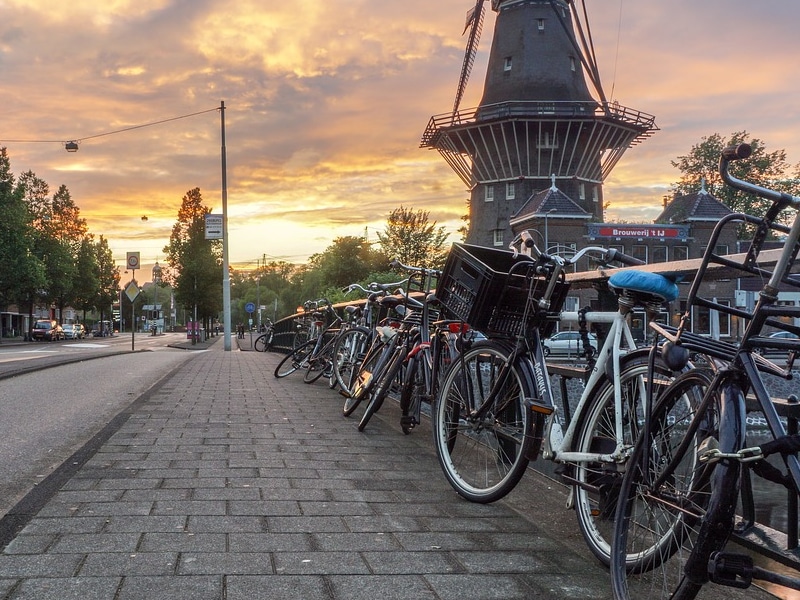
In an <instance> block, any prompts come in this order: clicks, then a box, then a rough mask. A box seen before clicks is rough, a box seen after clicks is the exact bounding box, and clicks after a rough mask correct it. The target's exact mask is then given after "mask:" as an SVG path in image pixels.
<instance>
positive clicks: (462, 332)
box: [395, 261, 471, 435]
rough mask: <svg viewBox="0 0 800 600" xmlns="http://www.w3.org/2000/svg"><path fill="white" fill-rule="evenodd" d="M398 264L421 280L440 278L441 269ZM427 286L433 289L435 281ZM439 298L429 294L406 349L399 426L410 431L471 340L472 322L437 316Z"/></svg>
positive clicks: (404, 430)
mask: <svg viewBox="0 0 800 600" xmlns="http://www.w3.org/2000/svg"><path fill="white" fill-rule="evenodd" d="M395 263H396V266H398V267H399V268H402V269H404V270H406V271H408V272H410V273H415V274H417V275H418V276H419V277H420V278H421V279H422V280H428V281H430V279H436V280H438V279H439V278H440V277H441V274H442V272H441V271H439V270H435V269H425V268H421V267H412V266H408V265H403V264H402V263H399V262H398V261H395ZM425 287H427V288H429V289H432V287H433V286H432V284H431V283H428V285H426V286H425ZM438 304H439V302H438V299H437V297H436V295H435V293H428V294H426V296H425V298H424V300H423V305H422V308H421V312H422V315H421V322H420V326H419V328H417V329H416V330H412V334H411V337H410V338H409V339H408V343H407V347H406V348H405V352H406V357H405V365H406V369H405V375H404V377H403V382H402V386H401V391H400V412H401V416H400V428H401V430H402V431H403V433H404V434H406V435H408V434H410V433H411V432H412V431H413V430H414V428H415V427H416V426H417V425H419V424H420V423H421V422H422V407H423V405H424V404H427V405H429V406H431V405H433V403H434V399H435V398H436V395H437V393H438V390H439V386H440V384H441V380H442V377H443V374H444V373H445V371H446V367H448V366H449V365H450V364H452V363H453V361H455V359H456V357H457V356H458V353H459V348H461V347H465V346H466V345H468V344H469V343H470V342H471V339H470V340H467V339H466V335H467V334H468V333H469V331H470V330H469V325H467V324H466V323H463V322H462V321H460V320H447V319H444V320H440V319H438V316H439V312H438V310H437V309H438Z"/></svg>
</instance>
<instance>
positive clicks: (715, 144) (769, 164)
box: [671, 131, 800, 238]
mask: <svg viewBox="0 0 800 600" xmlns="http://www.w3.org/2000/svg"><path fill="white" fill-rule="evenodd" d="M748 138H750V134H748V133H747V132H746V131H739V132H736V133H733V134H731V136H730V139H725V138H723V137H722V136H721V135H719V134H718V133H715V134H713V135H711V136H708V137H704V138H702V140H701V141H700V143H699V144H695V145H694V146H692V149H691V150H690V152H689V153H688V154H686V155H684V156H679V157H678V158H677V160H674V161H671V164H672V166H673V167H676V168H677V169H679V170H680V171H681V173H682V176H681V179H680V180H679V181H678V182H677V183H674V184H672V186H671V190H672V193H673V196H682V195H687V194H690V193H693V192H697V191H698V190H700V189H701V187H702V186H703V184H704V182H705V187H706V189H707V190H708V192H709V193H711V194H712V195H713V196H714V197H716V198H717V199H718V200H720V201H721V202H722V203H724V204H725V205H726V206H728V207H729V208H730V209H731V210H733V211H734V212H743V213H746V214H750V215H755V216H763V215H764V213H765V212H766V210H767V208H768V207H769V206H770V205H771V202H770V201H768V200H764V199H763V198H759V197H757V196H754V195H752V194H746V193H744V192H742V191H739V190H735V189H733V188H732V187H730V186H728V185H725V183H724V182H723V181H722V178H721V176H720V174H719V157H720V155H721V153H722V150H723V149H724V148H726V147H727V146H731V145H738V144H741V143H743V142H748V143H749V144H750V146H751V147H752V149H753V152H752V154H751V155H750V157H749V158H746V159H742V160H737V161H733V162H732V163H731V164H730V167H729V172H730V173H731V175H733V176H734V177H737V178H739V179H745V180H747V181H750V182H752V183H755V184H757V185H760V186H763V187H768V188H771V189H777V190H780V191H783V192H787V193H791V194H797V193H798V191H800V179H798V177H797V175H795V176H794V177H791V176H789V175H788V173H789V165H788V163H787V160H786V151H785V150H775V151H773V152H768V151H767V149H766V145H765V144H764V142H762V141H761V140H760V139H757V138H751V139H748ZM795 169H797V167H796V168H795ZM739 235H740V238H744V237H747V233H746V230H745V229H744V228H743V229H742V230H740V232H739Z"/></svg>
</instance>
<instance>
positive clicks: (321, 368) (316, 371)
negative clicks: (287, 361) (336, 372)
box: [303, 356, 328, 383]
mask: <svg viewBox="0 0 800 600" xmlns="http://www.w3.org/2000/svg"><path fill="white" fill-rule="evenodd" d="M327 365H328V361H327V360H326V359H325V357H324V356H317V357H315V358H312V359H310V360H309V361H308V364H307V365H306V369H305V371H304V372H303V381H304V382H306V383H314V382H315V381H316V380H317V379H319V378H320V377H322V375H323V374H324V373H325V368H326V367H327Z"/></svg>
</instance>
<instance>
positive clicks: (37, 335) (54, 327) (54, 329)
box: [31, 319, 64, 342]
mask: <svg viewBox="0 0 800 600" xmlns="http://www.w3.org/2000/svg"><path fill="white" fill-rule="evenodd" d="M31 339H33V340H35V341H36V340H42V341H45V342H54V341H57V340H63V339H64V330H63V329H62V328H61V325H59V324H58V321H53V320H51V319H39V320H38V321H36V322H35V323H34V324H33V328H32V329H31Z"/></svg>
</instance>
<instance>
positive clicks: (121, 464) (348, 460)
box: [0, 343, 610, 600]
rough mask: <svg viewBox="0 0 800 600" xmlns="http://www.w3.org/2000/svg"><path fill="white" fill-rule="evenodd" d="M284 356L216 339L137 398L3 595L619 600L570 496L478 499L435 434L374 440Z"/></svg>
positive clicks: (384, 424) (546, 490) (559, 492)
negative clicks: (282, 366) (441, 451)
mask: <svg viewBox="0 0 800 600" xmlns="http://www.w3.org/2000/svg"><path fill="white" fill-rule="evenodd" d="M279 358H280V355H277V354H271V353H267V354H262V353H256V352H240V351H237V350H234V351H232V352H224V351H223V344H213V343H212V344H211V345H210V346H209V348H208V350H207V351H205V352H198V353H197V355H196V356H194V357H192V359H190V360H189V361H188V362H187V363H186V364H185V365H184V366H183V367H182V368H181V369H180V370H178V371H176V372H175V373H174V374H173V375H172V376H170V377H168V378H166V379H165V380H164V381H163V382H162V383H161V384H160V385H159V386H158V387H157V388H155V389H153V390H151V391H150V392H148V393H147V394H146V395H145V396H144V397H142V398H140V399H139V400H138V401H137V402H135V403H134V405H133V406H132V407H131V408H130V410H129V411H127V412H126V414H125V415H122V416H121V417H120V418H119V419H117V423H116V424H115V425H114V426H113V430H111V431H108V432H107V435H106V436H105V438H106V439H102V440H100V441H97V440H96V441H95V442H96V447H91V448H90V449H89V450H88V451H87V452H85V453H84V456H83V458H76V459H75V460H74V461H73V462H74V463H75V465H76V466H75V467H74V469H73V470H72V472H69V473H68V475H67V476H64V475H63V474H62V477H61V481H59V482H58V485H52V486H51V487H52V488H53V493H52V494H49V495H48V497H46V498H44V500H43V501H42V503H41V506H40V507H37V509H36V514H35V515H33V516H32V518H31V519H30V521H29V522H28V523H27V525H25V526H24V528H23V529H22V530H21V531H20V532H19V534H18V535H16V537H14V538H13V539H11V541H10V542H9V543H8V544H7V546H6V547H5V548H4V550H3V552H2V554H0V598H2V599H3V600H19V599H36V600H42V599H50V598H53V599H58V600H69V599H73V598H74V599H80V600H94V599H102V600H105V599H109V600H111V599H113V600H133V599H142V600H144V599H147V600H152V599H153V598H165V599H170V600H171V599H187V600H205V599H209V600H211V599H213V600H252V599H260V598H269V599H280V600H284V599H285V600H292V599H298V600H316V599H326V600H330V599H337V600H338V599H342V600H359V599H362V598H363V599H365V600H366V599H369V600H374V599H375V598H381V599H383V600H389V599H393V598H403V599H414V600H416V599H437V600H438V599H440V600H451V599H452V600H456V599H457V600H470V599H480V600H488V599H494V598H496V599H503V600H511V599H516V598H574V599H601V598H609V597H610V590H609V578H608V574H607V572H606V571H605V569H604V568H602V567H601V566H600V565H599V564H598V563H597V562H596V561H594V560H593V559H591V558H589V557H588V556H587V552H586V550H585V548H583V546H582V542H581V539H580V535H579V534H578V532H577V524H576V523H575V518H574V515H573V514H572V513H571V512H569V511H566V510H564V509H563V502H564V492H563V489H562V488H561V487H560V486H558V485H556V484H553V483H552V482H551V481H549V480H547V479H546V478H544V477H542V476H539V475H537V474H535V473H529V474H528V475H526V477H525V478H524V479H523V481H522V483H521V484H520V485H519V486H518V488H517V489H516V490H515V491H514V492H512V494H511V495H509V497H508V498H507V499H506V500H503V501H500V502H497V503H494V504H492V505H488V506H486V505H476V504H471V503H469V502H467V501H464V500H462V499H461V498H459V497H458V496H457V495H456V494H455V493H454V492H453V491H452V489H451V488H450V486H449V485H448V484H447V483H446V481H445V480H444V477H443V476H442V474H441V471H440V469H439V466H438V464H437V462H436V457H435V453H434V450H433V446H432V442H431V439H430V428H429V427H428V426H427V425H423V426H421V427H420V428H418V430H417V431H415V432H413V433H412V434H411V435H410V436H404V435H403V434H402V433H401V432H400V429H399V410H398V408H397V406H396V405H395V404H394V403H392V402H387V403H386V404H385V405H384V407H383V408H382V409H381V412H380V413H379V414H378V415H377V416H376V417H375V418H373V420H372V421H371V422H370V424H369V426H368V427H367V429H366V430H365V432H364V433H359V432H358V431H357V430H356V423H357V420H354V419H356V418H357V417H355V416H354V417H352V418H351V419H346V418H344V417H342V415H341V405H342V400H341V397H340V396H339V395H338V394H336V393H335V392H333V391H331V390H330V389H329V388H328V387H327V385H326V384H324V383H323V382H322V380H320V381H319V382H317V383H315V384H312V385H306V384H304V383H303V381H302V377H301V376H300V375H299V374H294V375H291V376H289V377H288V378H285V379H280V380H278V379H275V378H274V377H273V375H272V371H273V369H274V367H275V365H276V364H277V362H278V360H279ZM358 414H360V411H357V413H356V415H358ZM67 467H69V465H67ZM44 487H45V488H46V487H47V486H44ZM21 512H24V511H21Z"/></svg>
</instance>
